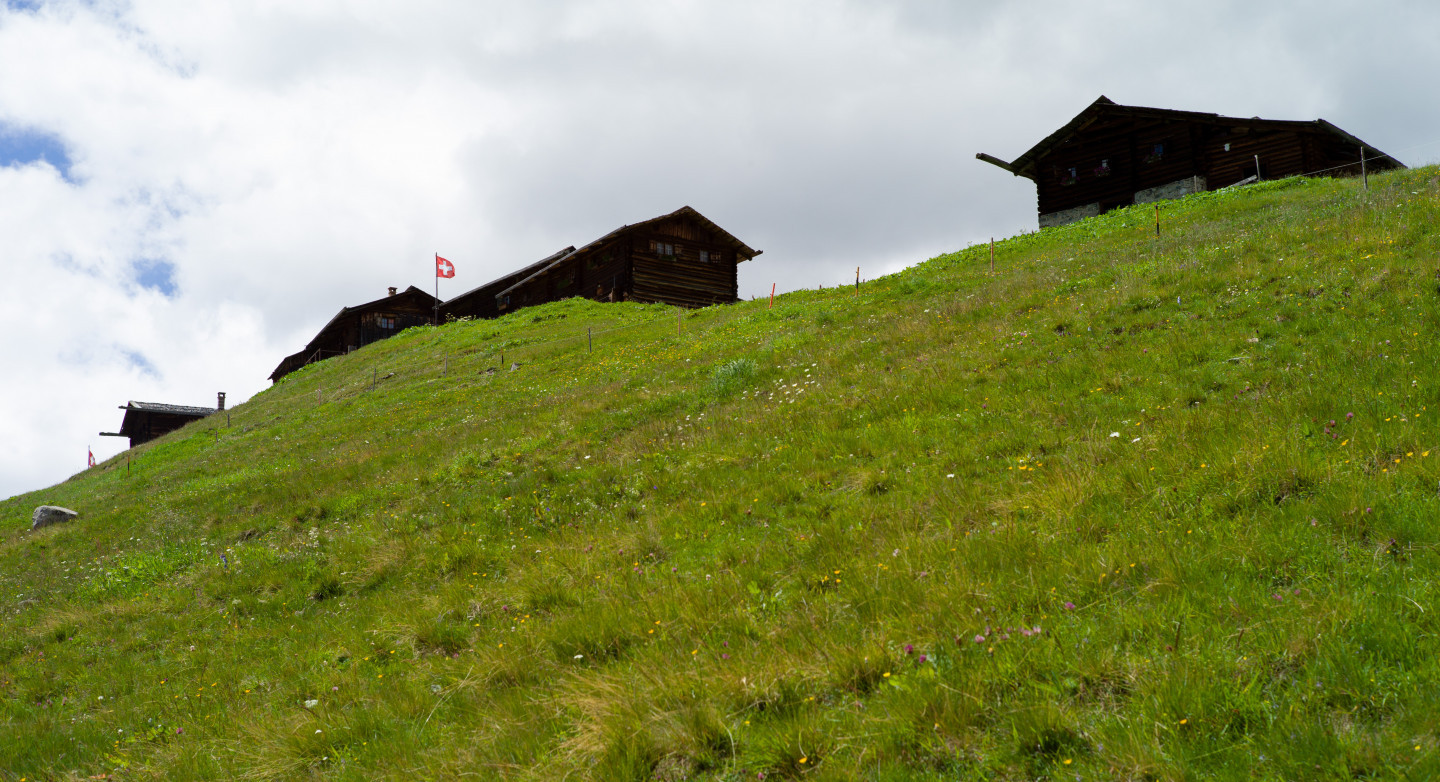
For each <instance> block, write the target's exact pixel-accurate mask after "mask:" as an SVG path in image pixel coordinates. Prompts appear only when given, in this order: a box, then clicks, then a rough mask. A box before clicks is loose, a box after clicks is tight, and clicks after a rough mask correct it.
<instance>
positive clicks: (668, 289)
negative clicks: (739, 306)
mask: <svg viewBox="0 0 1440 782" xmlns="http://www.w3.org/2000/svg"><path fill="white" fill-rule="evenodd" d="M761 252H763V251H762V250H754V249H751V248H750V247H749V246H748V245H746V244H745V243H744V242H742V241H740V240H739V239H737V238H735V237H734V236H733V235H731V234H730V233H729V232H728V231H726V230H725V229H723V228H721V227H720V226H718V225H716V224H715V223H712V222H710V220H708V219H707V218H706V217H705V216H704V215H702V214H700V213H699V212H697V211H695V210H694V209H692V208H690V207H688V206H685V207H681V208H680V209H678V210H676V211H674V212H671V213H670V214H667V215H661V216H660V217H656V218H653V219H650V220H646V221H644V222H642V223H635V224H634V225H623V226H621V227H619V228H617V229H615V230H613V231H611V232H610V233H608V234H605V235H604V236H602V237H600V238H599V239H596V240H595V241H593V242H590V243H589V244H587V245H585V246H583V247H581V248H580V249H578V250H577V249H575V248H574V247H566V248H565V249H563V250H561V251H559V252H557V253H554V254H553V255H550V256H548V257H546V258H542V259H541V260H539V261H536V262H535V263H532V264H530V265H529V266H526V267H525V268H523V269H520V270H518V271H514V272H511V273H509V274H507V275H505V276H504V277H501V278H499V279H497V280H494V281H492V282H489V283H486V284H485V285H482V286H480V287H478V288H475V289H474V290H470V291H467V292H465V293H462V294H460V295H459V296H456V297H455V298H453V299H451V300H449V301H447V302H445V303H444V304H441V305H440V316H441V317H442V318H444V319H450V318H455V319H459V318H494V317H498V316H500V315H504V314H505V313H507V312H512V311H514V310H517V309H520V308H521V307H527V306H530V305H533V304H543V303H545V302H548V301H558V300H560V299H567V298H570V297H573V296H584V297H586V298H590V299H594V300H596V301H640V302H661V303H664V304H673V305H676V306H680V307H704V306H707V305H710V304H723V303H727V302H733V301H737V300H738V294H739V286H738V282H737V267H738V265H739V264H740V263H742V262H744V261H748V260H750V259H752V258H754V257H755V256H757V255H760V253H761Z"/></svg>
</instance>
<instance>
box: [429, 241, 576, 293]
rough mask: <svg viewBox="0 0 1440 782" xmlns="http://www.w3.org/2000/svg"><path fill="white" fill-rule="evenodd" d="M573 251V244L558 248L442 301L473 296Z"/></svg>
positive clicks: (546, 264)
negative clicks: (526, 264) (532, 261)
mask: <svg viewBox="0 0 1440 782" xmlns="http://www.w3.org/2000/svg"><path fill="white" fill-rule="evenodd" d="M573 252H575V246H574V245H571V246H569V247H566V248H565V249H563V250H559V251H557V252H554V253H551V254H550V255H547V256H545V257H544V258H541V259H540V260H538V261H536V262H534V263H532V264H530V265H529V266H526V267H524V268H522V269H517V270H515V271H513V272H509V273H507V274H504V275H501V276H499V277H496V278H495V279H493V280H491V281H489V282H487V283H485V284H484V285H477V286H475V287H474V288H471V289H470V290H468V291H465V292H464V293H462V294H460V295H458V296H452V297H451V298H450V299H449V300H447V301H446V302H444V303H445V304H451V303H453V302H456V301H459V300H460V299H463V298H465V297H466V296H473V295H474V294H476V293H479V292H480V291H483V290H485V289H486V288H489V287H491V286H493V285H499V284H501V283H504V282H506V281H508V280H510V279H513V278H514V277H515V276H516V275H517V274H518V275H526V274H530V273H532V272H534V271H536V270H537V269H543V268H545V267H547V266H549V265H550V263H551V262H552V261H555V260H557V259H560V258H564V257H566V256H568V255H569V254H570V253H573Z"/></svg>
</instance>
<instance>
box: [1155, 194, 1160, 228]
mask: <svg viewBox="0 0 1440 782" xmlns="http://www.w3.org/2000/svg"><path fill="white" fill-rule="evenodd" d="M1155 235H1156V236H1159V235H1160V204H1159V203H1158V202H1157V203H1156V204H1155Z"/></svg>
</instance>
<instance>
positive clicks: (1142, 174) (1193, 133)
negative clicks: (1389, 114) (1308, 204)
mask: <svg viewBox="0 0 1440 782" xmlns="http://www.w3.org/2000/svg"><path fill="white" fill-rule="evenodd" d="M1362 149H1363V150H1364V159H1365V166H1366V167H1367V168H1368V170H1371V171H1376V170H1383V169H1391V168H1404V167H1405V166H1404V165H1402V164H1401V163H1400V161H1398V160H1396V159H1395V158H1393V157H1390V156H1389V155H1386V154H1385V153H1383V152H1381V151H1380V150H1378V149H1376V148H1375V147H1373V146H1371V145H1369V144H1366V143H1365V142H1364V141H1361V140H1360V139H1358V138H1356V137H1354V136H1352V135H1350V134H1349V133H1346V132H1345V131H1343V130H1341V129H1340V128H1337V127H1335V126H1334V125H1331V124H1330V123H1329V122H1326V121H1325V120H1323V119H1317V120H1314V121H1291V120H1271V119H1260V118H1259V117H1252V118H1250V119H1242V118H1239V117H1222V116H1220V115H1219V114H1207V113H1203V112H1198V111H1175V110H1172V109H1152V108H1145V107H1143V106H1121V105H1119V104H1117V103H1115V102H1114V101H1111V100H1110V99H1109V98H1106V97H1105V96H1104V95H1101V96H1100V98H1099V99H1098V100H1096V101H1095V102H1094V103H1092V104H1090V106H1089V107H1087V108H1086V109H1085V110H1084V111H1082V112H1080V114H1079V115H1077V116H1076V117H1075V119H1073V120H1070V122H1069V123H1068V124H1066V125H1065V126H1064V127H1062V128H1060V129H1059V130H1057V131H1055V132H1054V133H1051V134H1050V135H1049V136H1048V137H1047V138H1046V139H1045V140H1044V141H1041V142H1040V143H1039V144H1036V145H1035V146H1034V147H1032V148H1031V149H1030V150H1029V151H1028V152H1026V153H1025V154H1023V155H1021V156H1020V157H1018V158H1016V159H1015V160H1014V161H1012V162H1009V163H1006V162H1005V161H1003V160H1000V159H999V158H996V157H993V156H991V155H987V154H985V153H983V152H982V153H980V154H978V155H976V156H975V157H977V158H979V159H980V160H983V161H985V162H987V163H991V164H993V165H996V166H999V167H1000V168H1003V169H1005V170H1006V171H1009V172H1010V173H1012V174H1014V175H1015V176H1022V177H1025V178H1026V179H1029V180H1031V181H1033V182H1034V183H1035V190H1036V194H1037V196H1038V201H1039V212H1040V227H1041V228H1045V227H1049V226H1055V225H1064V224H1066V223H1071V222H1074V221H1076V220H1080V219H1082V218H1085V217H1091V216H1094V215H1098V214H1100V213H1101V212H1106V211H1109V210H1111V209H1114V208H1116V207H1120V206H1126V205H1129V204H1142V203H1148V202H1151V201H1158V200H1161V199H1166V198H1179V197H1180V196H1183V195H1186V194H1189V193H1194V192H1201V191H1205V190H1215V189H1219V188H1222V187H1227V186H1230V185H1238V184H1248V183H1250V182H1254V181H1257V180H1259V179H1278V178H1281V177H1287V176H1296V175H1300V174H1305V175H1316V176H1349V175H1356V174H1359V173H1361V150H1362Z"/></svg>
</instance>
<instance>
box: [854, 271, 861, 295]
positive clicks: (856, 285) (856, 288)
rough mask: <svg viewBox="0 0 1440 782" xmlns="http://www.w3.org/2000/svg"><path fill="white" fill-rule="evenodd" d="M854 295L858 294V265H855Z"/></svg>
mask: <svg viewBox="0 0 1440 782" xmlns="http://www.w3.org/2000/svg"><path fill="white" fill-rule="evenodd" d="M855 295H857V296H858V295H860V267H859V266H856V267H855Z"/></svg>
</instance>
